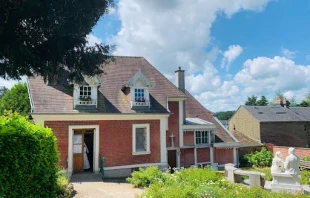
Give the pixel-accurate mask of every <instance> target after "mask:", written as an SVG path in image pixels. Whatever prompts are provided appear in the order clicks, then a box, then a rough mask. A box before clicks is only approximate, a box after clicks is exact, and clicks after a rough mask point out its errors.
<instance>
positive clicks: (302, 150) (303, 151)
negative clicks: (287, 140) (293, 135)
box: [266, 144, 310, 159]
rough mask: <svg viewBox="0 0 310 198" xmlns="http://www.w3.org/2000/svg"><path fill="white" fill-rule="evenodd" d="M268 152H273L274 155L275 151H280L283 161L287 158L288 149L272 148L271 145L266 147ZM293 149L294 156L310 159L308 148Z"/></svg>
mask: <svg viewBox="0 0 310 198" xmlns="http://www.w3.org/2000/svg"><path fill="white" fill-rule="evenodd" d="M266 146H267V148H268V150H269V151H271V152H273V154H275V153H276V152H277V151H280V152H281V153H282V155H283V157H282V158H283V159H285V158H286V157H287V156H288V149H289V148H290V147H286V146H274V145H271V144H268V145H266ZM294 148H295V154H296V155H297V156H298V157H300V158H303V157H310V148H301V147H294Z"/></svg>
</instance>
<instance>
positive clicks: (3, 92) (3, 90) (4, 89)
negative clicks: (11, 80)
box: [0, 86, 8, 100]
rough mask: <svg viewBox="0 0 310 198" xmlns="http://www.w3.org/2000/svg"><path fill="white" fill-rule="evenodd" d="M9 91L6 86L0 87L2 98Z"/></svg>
mask: <svg viewBox="0 0 310 198" xmlns="http://www.w3.org/2000/svg"><path fill="white" fill-rule="evenodd" d="M7 91H8V88H6V87H5V86H1V87H0V100H1V98H2V97H3V96H4V94H5V93H6V92H7Z"/></svg>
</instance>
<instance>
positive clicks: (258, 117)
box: [229, 106, 310, 147]
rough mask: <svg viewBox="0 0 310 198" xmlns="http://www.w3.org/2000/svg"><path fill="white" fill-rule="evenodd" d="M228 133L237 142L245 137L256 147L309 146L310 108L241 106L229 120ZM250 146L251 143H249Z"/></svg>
mask: <svg viewBox="0 0 310 198" xmlns="http://www.w3.org/2000/svg"><path fill="white" fill-rule="evenodd" d="M229 130H230V131H231V132H232V133H233V134H234V135H235V137H237V138H238V140H240V142H241V145H242V146H246V144H243V143H242V142H243V141H242V139H241V137H239V135H240V136H246V138H249V139H251V140H253V141H256V142H257V143H259V144H263V143H271V144H274V145H277V146H294V147H309V146H310V108H309V107H291V108H289V107H288V108H286V107H282V106H240V107H239V108H238V110H237V111H236V113H235V114H234V115H233V116H232V117H231V118H230V120H229ZM252 144H253V143H252Z"/></svg>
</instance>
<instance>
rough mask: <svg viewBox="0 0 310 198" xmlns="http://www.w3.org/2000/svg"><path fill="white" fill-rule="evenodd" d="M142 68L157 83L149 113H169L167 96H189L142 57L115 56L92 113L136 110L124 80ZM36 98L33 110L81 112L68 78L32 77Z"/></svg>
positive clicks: (153, 90) (32, 94) (102, 77)
mask: <svg viewBox="0 0 310 198" xmlns="http://www.w3.org/2000/svg"><path fill="white" fill-rule="evenodd" d="M139 69H141V71H142V73H143V74H144V75H145V76H146V77H147V78H148V79H149V80H150V82H152V83H155V87H154V88H150V101H151V109H150V111H148V113H169V112H168V111H167V109H166V105H167V96H174V97H186V96H185V94H184V93H182V92H181V91H179V89H178V88H177V87H176V86H175V85H173V84H172V83H171V82H170V81H169V80H168V79H167V78H166V77H165V76H164V75H162V74H161V73H160V72H159V71H158V70H157V69H156V68H154V67H153V66H152V65H151V64H150V63H149V62H148V61H147V60H145V59H144V58H142V57H115V60H114V61H112V62H111V63H109V64H107V65H104V66H103V70H104V71H105V73H106V75H101V77H100V79H101V80H102V82H103V83H102V85H101V86H100V87H99V89H98V109H97V110H92V111H90V112H91V113H136V111H134V110H131V106H130V101H128V100H127V98H126V95H125V94H124V93H123V92H122V90H121V89H122V88H123V87H124V84H125V82H127V81H128V80H130V79H131V78H132V77H133V76H134V75H135V74H136V73H137V72H138V71H139ZM29 88H30V93H31V98H32V102H33V113H79V112H83V113H86V112H85V111H82V110H80V111H78V110H73V91H72V88H71V89H70V86H69V84H68V83H67V82H66V79H64V80H62V81H61V83H59V84H57V85H54V86H53V85H52V86H49V85H47V83H44V81H43V79H42V78H41V77H36V78H32V77H31V78H29Z"/></svg>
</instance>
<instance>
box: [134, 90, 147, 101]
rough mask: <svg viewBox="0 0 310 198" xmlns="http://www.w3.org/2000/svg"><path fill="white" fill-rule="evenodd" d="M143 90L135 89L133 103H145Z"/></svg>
mask: <svg viewBox="0 0 310 198" xmlns="http://www.w3.org/2000/svg"><path fill="white" fill-rule="evenodd" d="M145 100H146V98H145V95H144V89H135V102H145Z"/></svg>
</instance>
